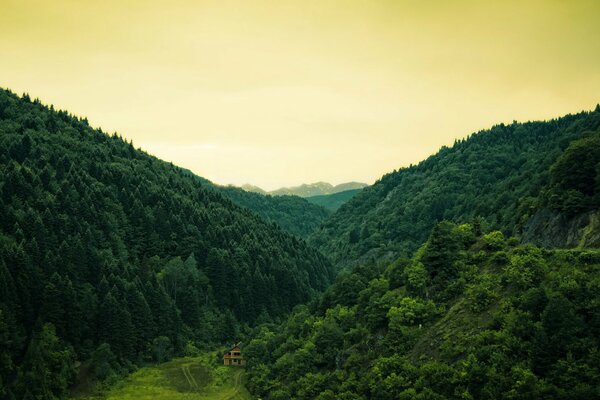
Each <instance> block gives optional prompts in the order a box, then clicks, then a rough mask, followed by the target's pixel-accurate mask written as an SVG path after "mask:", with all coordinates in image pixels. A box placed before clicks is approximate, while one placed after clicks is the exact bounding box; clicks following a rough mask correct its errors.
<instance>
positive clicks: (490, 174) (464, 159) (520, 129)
mask: <svg viewBox="0 0 600 400" xmlns="http://www.w3.org/2000/svg"><path fill="white" fill-rule="evenodd" d="M599 128H600V108H597V109H596V110H595V111H593V112H584V113H580V114H576V115H567V116H565V117H562V118H559V119H555V120H551V121H547V122H527V123H516V122H515V123H512V124H510V125H504V124H502V125H498V126H495V127H493V128H492V129H490V130H487V131H482V132H479V133H476V134H473V135H471V136H470V137H469V138H467V139H464V140H457V141H456V142H455V144H454V145H453V146H452V147H451V148H448V147H443V148H442V149H440V151H439V152H438V153H437V154H435V155H433V156H431V157H429V158H427V159H426V160H424V161H422V162H420V163H419V164H418V165H414V166H410V167H407V168H402V169H400V170H398V171H394V172H392V173H389V174H386V175H384V176H383V177H382V178H381V179H380V180H379V181H377V182H376V183H375V184H373V185H372V186H369V187H367V188H365V189H363V190H362V191H361V192H359V193H358V194H357V195H356V196H354V197H353V198H352V199H351V200H350V201H349V202H347V203H346V204H344V205H343V206H341V207H340V209H339V210H338V211H337V212H336V213H335V214H333V215H332V216H331V217H330V218H328V219H327V220H326V221H325V222H324V223H323V225H322V227H321V229H320V230H318V231H316V232H315V233H314V234H313V235H312V236H311V238H310V242H311V243H312V244H314V245H316V247H318V248H319V249H321V250H322V251H323V253H324V254H328V255H331V256H332V257H333V258H334V261H335V262H336V263H339V264H342V265H343V264H352V263H354V262H356V261H358V260H371V259H378V258H381V257H384V258H386V259H388V260H392V259H394V258H395V257H397V256H399V255H405V256H410V255H411V254H412V253H413V252H414V251H415V250H416V249H417V248H418V247H419V246H420V245H421V243H423V242H424V241H425V239H426V237H427V235H428V234H429V232H430V231H431V229H432V228H433V227H434V226H435V224H436V223H437V222H439V221H441V220H449V221H454V222H457V223H465V222H474V221H475V220H478V223H479V224H480V225H482V226H483V227H484V228H485V229H488V230H501V231H502V232H503V233H504V234H508V235H515V234H517V235H518V234H519V233H520V231H521V228H522V226H523V224H524V223H525V222H526V220H527V218H528V217H529V216H531V215H532V213H533V212H535V210H536V209H538V208H539V207H541V206H544V203H543V201H542V199H540V194H542V192H544V191H545V190H546V188H547V187H548V185H551V184H552V185H554V187H555V188H556V190H554V191H552V192H551V193H550V194H556V196H553V197H552V203H551V204H553V205H554V207H555V208H559V209H565V210H567V209H568V210H571V211H573V212H577V211H579V210H581V209H590V207H592V208H593V207H597V203H593V202H594V201H597V199H596V200H593V199H595V198H596V197H598V196H597V195H596V193H597V185H598V178H597V176H598V175H597V174H598V172H597V171H598V160H599V159H600V155H599V154H600V152H599V148H600V146H599V143H600V141H599V140H598V137H599V136H598V129H599ZM579 139H581V142H576V141H577V140H579ZM565 149H566V151H565ZM559 158H560V159H559ZM557 159H559V160H558V161H557ZM555 162H557V164H556V165H555V166H554V167H553V169H552V171H551V170H550V167H551V166H552V165H553V164H554V163H555Z"/></svg>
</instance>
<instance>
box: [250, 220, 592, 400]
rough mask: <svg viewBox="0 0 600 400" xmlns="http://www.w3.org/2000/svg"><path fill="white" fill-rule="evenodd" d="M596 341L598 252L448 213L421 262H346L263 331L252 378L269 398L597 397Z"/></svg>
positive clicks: (254, 345) (253, 348) (256, 341)
mask: <svg viewBox="0 0 600 400" xmlns="http://www.w3.org/2000/svg"><path fill="white" fill-rule="evenodd" d="M367 270H371V271H378V272H375V275H372V273H366V271H367ZM441 274H443V275H444V281H443V282H444V284H442V282H441V281H437V280H438V279H441V278H440V275H441ZM348 289H350V290H348ZM599 347H600V251H597V250H594V251H591V250H590V251H581V250H540V249H538V248H536V247H533V246H517V245H516V244H515V243H514V241H512V240H505V239H504V237H503V236H502V235H500V234H499V233H498V232H492V233H489V234H486V235H481V232H477V229H475V228H474V227H473V226H470V225H461V226H458V225H454V224H452V223H449V222H443V223H441V224H438V225H436V227H435V228H434V229H433V231H432V233H431V235H430V237H429V240H428V241H427V243H426V244H425V245H424V246H422V247H421V248H420V249H419V251H417V253H416V254H415V256H414V257H413V258H412V259H411V260H406V259H403V260H399V261H398V262H396V263H393V264H391V265H390V266H388V267H387V268H385V269H384V270H383V272H382V269H381V268H380V267H378V266H375V267H372V268H364V267H362V266H359V267H356V268H355V269H353V270H352V271H351V272H344V273H343V274H341V275H340V276H339V277H338V279H337V280H336V282H335V283H334V284H333V285H332V287H331V288H330V289H329V290H328V291H327V292H326V293H325V295H324V300H323V302H322V303H321V305H320V306H319V307H317V308H315V309H313V310H309V309H307V308H305V307H302V308H298V309H297V310H296V311H295V312H294V313H293V314H292V315H291V316H290V317H289V319H288V320H287V322H285V323H284V324H282V325H281V326H263V327H261V328H259V329H257V330H256V332H255V334H254V335H253V339H252V340H251V341H250V342H249V344H248V346H247V354H248V355H249V356H250V355H251V358H250V361H249V367H248V369H249V382H248V386H249V387H250V389H251V390H252V391H253V392H254V393H255V394H256V395H258V396H260V397H261V398H266V399H274V398H283V396H284V397H285V398H287V399H315V398H319V399H321V398H322V399H378V400H379V399H390V400H396V399H482V400H488V399H489V400H492V399H538V398H547V399H596V398H598V397H599V395H600V362H599V361H600V357H599V355H598V354H599V353H598V348H599Z"/></svg>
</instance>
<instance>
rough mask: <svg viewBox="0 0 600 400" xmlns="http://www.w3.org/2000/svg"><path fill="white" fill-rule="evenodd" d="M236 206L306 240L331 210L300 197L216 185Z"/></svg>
mask: <svg viewBox="0 0 600 400" xmlns="http://www.w3.org/2000/svg"><path fill="white" fill-rule="evenodd" d="M215 187H216V189H217V190H218V191H219V192H220V193H221V194H223V195H224V196H225V197H228V198H229V199H231V201H233V202H234V203H235V204H237V205H239V206H242V207H245V208H248V209H250V210H252V211H254V212H255V213H257V214H258V215H260V216H261V217H262V218H264V219H266V220H267V221H272V222H275V223H276V224H278V225H279V226H280V227H281V228H283V229H284V230H286V231H287V232H290V233H292V234H294V235H296V236H298V237H301V238H307V237H308V236H309V235H310V234H311V233H313V232H314V231H315V230H317V228H318V227H319V226H320V225H321V223H322V222H323V220H325V218H327V217H328V216H329V215H330V214H331V211H329V210H328V209H326V208H324V207H322V206H321V205H318V204H313V203H311V202H309V201H307V200H305V199H303V198H301V197H299V196H287V195H284V196H271V195H269V194H259V193H252V192H248V191H245V190H243V189H240V188H236V187H232V186H215Z"/></svg>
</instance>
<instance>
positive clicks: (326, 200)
mask: <svg viewBox="0 0 600 400" xmlns="http://www.w3.org/2000/svg"><path fill="white" fill-rule="evenodd" d="M361 190H362V189H351V190H344V191H343V192H337V193H333V194H324V195H321V196H311V197H306V200H308V201H309V202H310V203H313V204H318V205H320V206H322V207H325V208H326V209H328V210H331V211H337V209H338V208H340V207H341V206H342V204H344V203H346V202H347V201H349V200H350V199H351V198H353V197H354V196H356V194H357V193H358V192H360V191H361Z"/></svg>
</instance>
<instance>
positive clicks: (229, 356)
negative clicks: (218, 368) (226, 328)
mask: <svg viewBox="0 0 600 400" xmlns="http://www.w3.org/2000/svg"><path fill="white" fill-rule="evenodd" d="M241 345H242V344H241V343H238V344H235V345H233V347H232V348H230V349H229V350H227V351H226V352H225V354H223V365H237V366H242V365H246V360H245V359H244V357H243V356H242V349H241Z"/></svg>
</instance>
